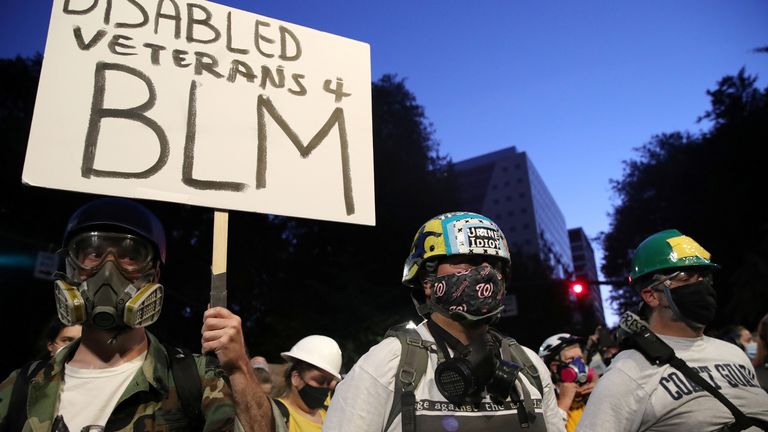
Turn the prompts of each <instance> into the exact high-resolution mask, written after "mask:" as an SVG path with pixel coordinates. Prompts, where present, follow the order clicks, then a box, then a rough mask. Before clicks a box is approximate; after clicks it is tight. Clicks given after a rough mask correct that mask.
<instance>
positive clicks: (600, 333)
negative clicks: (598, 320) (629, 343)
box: [586, 326, 619, 377]
mask: <svg viewBox="0 0 768 432" xmlns="http://www.w3.org/2000/svg"><path fill="white" fill-rule="evenodd" d="M618 352H619V343H618V341H617V339H616V331H615V330H611V329H608V328H606V327H603V326H597V328H596V329H595V333H594V334H593V335H591V336H590V337H589V339H588V340H587V353H586V354H587V355H586V359H587V362H588V364H589V367H591V368H592V369H594V370H595V374H597V376H598V377H601V376H602V375H603V374H604V373H605V371H606V370H607V369H608V366H610V365H611V361H612V360H613V357H614V356H615V355H616V354H617V353H618Z"/></svg>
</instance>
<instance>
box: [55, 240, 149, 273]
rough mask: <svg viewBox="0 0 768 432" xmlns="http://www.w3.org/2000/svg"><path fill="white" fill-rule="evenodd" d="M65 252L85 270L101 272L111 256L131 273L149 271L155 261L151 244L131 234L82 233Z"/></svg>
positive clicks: (70, 242) (119, 265)
mask: <svg viewBox="0 0 768 432" xmlns="http://www.w3.org/2000/svg"><path fill="white" fill-rule="evenodd" d="M66 253H67V255H68V256H69V258H70V259H71V260H73V261H74V262H75V263H76V264H77V266H78V267H80V268H82V269H84V270H98V269H99V268H101V266H103V265H104V263H105V262H107V260H108V259H109V257H112V259H113V260H114V262H115V264H117V265H118V267H120V269H121V270H123V271H125V272H129V273H136V272H144V271H147V270H149V269H150V268H152V267H153V265H154V261H155V252H154V248H153V247H152V244H151V243H149V242H148V241H146V240H144V239H142V238H140V237H136V236H132V235H130V234H116V233H104V232H87V233H82V234H79V235H77V236H76V237H74V238H72V240H70V241H69V244H68V245H67V249H66Z"/></svg>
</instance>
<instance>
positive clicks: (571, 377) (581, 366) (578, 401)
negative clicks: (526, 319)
mask: <svg viewBox="0 0 768 432" xmlns="http://www.w3.org/2000/svg"><path fill="white" fill-rule="evenodd" d="M582 342H583V340H582V339H581V338H580V337H577V336H573V335H571V334H568V333H559V334H556V335H554V336H550V337H548V338H547V339H546V340H545V341H544V343H542V344H541V347H540V348H539V357H541V359H542V360H544V363H546V364H547V365H548V366H549V370H550V371H551V372H552V382H554V383H555V389H556V393H557V406H558V408H560V410H561V411H562V412H561V414H562V416H563V421H564V422H565V429H566V430H567V431H568V432H573V431H574V430H576V425H577V424H578V423H579V420H580V419H581V416H582V414H583V413H584V407H585V405H586V403H587V398H588V397H589V394H590V393H592V390H593V389H594V388H595V383H596V382H597V373H595V370H594V369H592V368H591V367H589V366H587V364H586V363H585V359H584V353H583V352H582V350H581V343H582Z"/></svg>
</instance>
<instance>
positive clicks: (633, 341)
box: [619, 312, 768, 432]
mask: <svg viewBox="0 0 768 432" xmlns="http://www.w3.org/2000/svg"><path fill="white" fill-rule="evenodd" d="M619 329H620V331H621V332H622V336H623V340H622V344H623V347H624V348H632V349H635V350H637V351H638V352H639V353H640V354H642V355H643V357H645V359H646V360H648V362H649V363H650V364H652V365H656V366H658V365H665V364H668V365H670V366H672V367H673V368H675V369H677V370H678V371H680V373H682V374H683V375H684V376H685V377H686V378H688V379H689V380H690V381H691V382H693V383H694V384H696V385H698V386H699V387H701V388H702V389H704V390H706V391H707V393H709V394H710V395H712V396H713V397H714V398H715V399H717V400H718V401H719V402H720V403H721V404H723V405H724V406H725V407H726V408H728V411H730V412H731V415H733V418H734V419H735V422H734V423H732V424H730V425H728V426H725V427H723V428H722V429H721V430H723V431H731V432H736V431H742V430H744V429H748V428H750V427H753V426H754V427H758V428H760V429H762V430H768V422H765V421H763V420H760V419H757V418H754V417H749V416H747V415H746V414H744V412H743V411H742V410H740V409H739V408H738V407H737V406H736V405H734V404H733V402H731V401H730V400H728V398H726V397H725V396H724V395H723V394H722V393H720V392H719V391H718V390H717V389H716V388H715V387H713V386H712V384H710V383H709V382H708V381H707V380H705V379H704V378H703V377H702V376H701V375H699V373H698V372H696V371H694V370H693V369H691V367H690V366H688V363H686V362H685V360H683V359H681V358H679V357H677V355H676V354H675V350H674V349H672V347H671V346H669V345H668V344H667V343H666V342H664V341H663V340H661V338H659V337H658V336H657V335H656V333H654V332H652V331H651V330H650V329H649V328H648V326H647V325H646V323H645V322H644V321H643V320H641V319H640V318H639V317H638V316H637V315H635V314H633V313H632V312H625V313H624V315H622V316H621V320H620V323H619Z"/></svg>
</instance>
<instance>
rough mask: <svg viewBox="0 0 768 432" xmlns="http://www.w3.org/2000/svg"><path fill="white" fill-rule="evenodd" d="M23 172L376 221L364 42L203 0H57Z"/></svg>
mask: <svg viewBox="0 0 768 432" xmlns="http://www.w3.org/2000/svg"><path fill="white" fill-rule="evenodd" d="M22 180H23V181H24V182H25V183H27V184H30V185H34V186H42V187H49V188H56V189H65V190H73V191H81V192H91V193H96V194H105V195H118V196H125V197H137V198H147V199H155V200H162V201H173V202H180V203H187V204H194V205H200V206H207V207H213V208H219V209H234V210H244V211H254V212H262V213H273V214H280V215H289V216H300V217H307V218H313V219H325V220H334V221H340V222H351V223H359V224H367V225H373V224H375V211H374V187H373V142H372V130H371V72H370V47H369V46H368V44H365V43H362V42H357V41H354V40H350V39H345V38H342V37H339V36H335V35H332V34H328V33H323V32H320V31H317V30H313V29H309V28H306V27H302V26H298V25H295V24H290V23H286V22H283V21H278V20H274V19H271V18H266V17H263V16H259V15H255V14H252V13H248V12H244V11H240V10H237V9H233V8H229V7H226V6H222V5H218V4H215V3H212V2H208V1H204V0H198V1H186V0H111V1H110V0H54V2H53V12H52V15H51V23H50V28H49V30H48V42H47V45H46V51H45V58H44V61H43V70H42V74H41V78H40V85H39V88H38V93H37V102H36V105H35V113H34V118H33V121H32V129H31V131H30V137H29V145H28V148H27V155H26V160H25V163H24V173H23V176H22Z"/></svg>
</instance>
